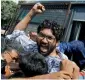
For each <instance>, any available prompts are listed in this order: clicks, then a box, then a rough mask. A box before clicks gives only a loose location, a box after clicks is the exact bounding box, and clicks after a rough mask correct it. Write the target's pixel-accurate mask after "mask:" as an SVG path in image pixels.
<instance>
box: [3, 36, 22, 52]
mask: <svg viewBox="0 0 85 80" xmlns="http://www.w3.org/2000/svg"><path fill="white" fill-rule="evenodd" d="M6 50H7V51H11V50H15V51H17V53H21V51H23V48H22V46H21V44H20V43H19V42H17V41H15V40H10V39H8V38H4V37H1V53H3V52H4V51H6Z"/></svg>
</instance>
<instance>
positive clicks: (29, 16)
mask: <svg viewBox="0 0 85 80" xmlns="http://www.w3.org/2000/svg"><path fill="white" fill-rule="evenodd" d="M43 11H45V7H44V6H43V5H42V4H40V3H37V4H35V5H34V6H33V7H32V9H31V10H30V11H29V12H28V14H27V15H26V16H25V17H24V19H22V20H21V21H20V22H19V23H18V24H17V25H16V27H15V30H24V29H25V28H26V27H27V25H28V24H29V22H30V20H31V19H32V17H33V16H34V15H36V14H38V13H42V12H43Z"/></svg>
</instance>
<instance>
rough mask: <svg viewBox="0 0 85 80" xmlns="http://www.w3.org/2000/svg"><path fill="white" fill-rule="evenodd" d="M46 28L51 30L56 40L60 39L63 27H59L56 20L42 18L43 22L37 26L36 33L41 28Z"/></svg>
mask: <svg viewBox="0 0 85 80" xmlns="http://www.w3.org/2000/svg"><path fill="white" fill-rule="evenodd" d="M45 28H48V29H51V30H52V33H53V35H54V36H55V37H56V40H57V41H58V40H60V38H61V36H62V35H63V30H64V29H63V27H61V26H60V25H59V24H57V22H55V21H50V20H44V21H43V23H41V24H40V25H39V26H38V29H37V33H39V32H40V31H41V30H43V29H45Z"/></svg>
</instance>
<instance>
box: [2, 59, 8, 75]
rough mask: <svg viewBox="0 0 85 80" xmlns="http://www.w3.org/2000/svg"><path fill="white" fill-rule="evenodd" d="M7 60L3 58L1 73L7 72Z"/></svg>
mask: <svg viewBox="0 0 85 80" xmlns="http://www.w3.org/2000/svg"><path fill="white" fill-rule="evenodd" d="M6 65H7V62H6V61H5V60H1V74H5V66H6Z"/></svg>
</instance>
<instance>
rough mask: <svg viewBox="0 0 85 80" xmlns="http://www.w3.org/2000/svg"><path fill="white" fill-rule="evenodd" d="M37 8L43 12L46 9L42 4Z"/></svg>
mask: <svg viewBox="0 0 85 80" xmlns="http://www.w3.org/2000/svg"><path fill="white" fill-rule="evenodd" d="M37 8H38V9H41V10H42V11H45V7H44V6H43V5H42V4H40V3H37Z"/></svg>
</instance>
